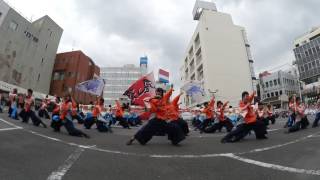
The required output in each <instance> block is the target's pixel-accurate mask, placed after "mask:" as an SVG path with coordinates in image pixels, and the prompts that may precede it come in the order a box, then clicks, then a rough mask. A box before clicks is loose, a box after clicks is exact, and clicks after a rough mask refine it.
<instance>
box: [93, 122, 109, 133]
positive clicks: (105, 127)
mask: <svg viewBox="0 0 320 180" xmlns="http://www.w3.org/2000/svg"><path fill="white" fill-rule="evenodd" d="M96 125H97V130H98V131H99V132H110V131H111V130H110V127H109V126H108V125H107V123H106V122H102V121H99V120H97V122H96Z"/></svg>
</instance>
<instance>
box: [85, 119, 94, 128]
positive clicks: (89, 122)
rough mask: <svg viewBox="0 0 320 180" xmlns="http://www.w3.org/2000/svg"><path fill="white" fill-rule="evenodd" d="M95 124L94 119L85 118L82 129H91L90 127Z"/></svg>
mask: <svg viewBox="0 0 320 180" xmlns="http://www.w3.org/2000/svg"><path fill="white" fill-rule="evenodd" d="M95 123H96V119H95V118H94V117H90V118H86V119H85V120H84V123H83V125H84V127H85V128H86V129H91V127H92V126H93V125H94V124H95Z"/></svg>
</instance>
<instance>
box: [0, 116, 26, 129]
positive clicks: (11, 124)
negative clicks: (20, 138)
mask: <svg viewBox="0 0 320 180" xmlns="http://www.w3.org/2000/svg"><path fill="white" fill-rule="evenodd" d="M0 121H2V122H4V123H6V124H8V125H10V126H13V127H15V128H20V129H22V127H20V126H17V125H15V124H13V123H11V122H8V121H6V120H4V119H1V118H0Z"/></svg>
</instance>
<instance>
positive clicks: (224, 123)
mask: <svg viewBox="0 0 320 180" xmlns="http://www.w3.org/2000/svg"><path fill="white" fill-rule="evenodd" d="M228 103H229V102H225V103H224V104H223V103H222V102H221V101H218V102H217V112H216V116H217V119H218V122H217V123H215V124H213V125H212V126H210V127H208V128H206V129H205V130H204V132H205V133H215V132H216V131H217V130H219V131H221V130H222V128H223V127H225V128H226V130H227V132H231V130H232V128H233V124H232V122H231V120H230V119H229V118H227V117H226V116H225V115H224V111H225V108H226V107H227V105H228Z"/></svg>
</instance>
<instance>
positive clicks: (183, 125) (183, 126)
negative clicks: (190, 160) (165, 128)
mask: <svg viewBox="0 0 320 180" xmlns="http://www.w3.org/2000/svg"><path fill="white" fill-rule="evenodd" d="M172 123H176V124H177V125H178V126H180V128H181V129H182V131H183V133H184V134H185V135H188V134H189V125H188V123H187V122H186V121H185V120H183V119H181V118H179V119H178V120H176V121H172Z"/></svg>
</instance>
